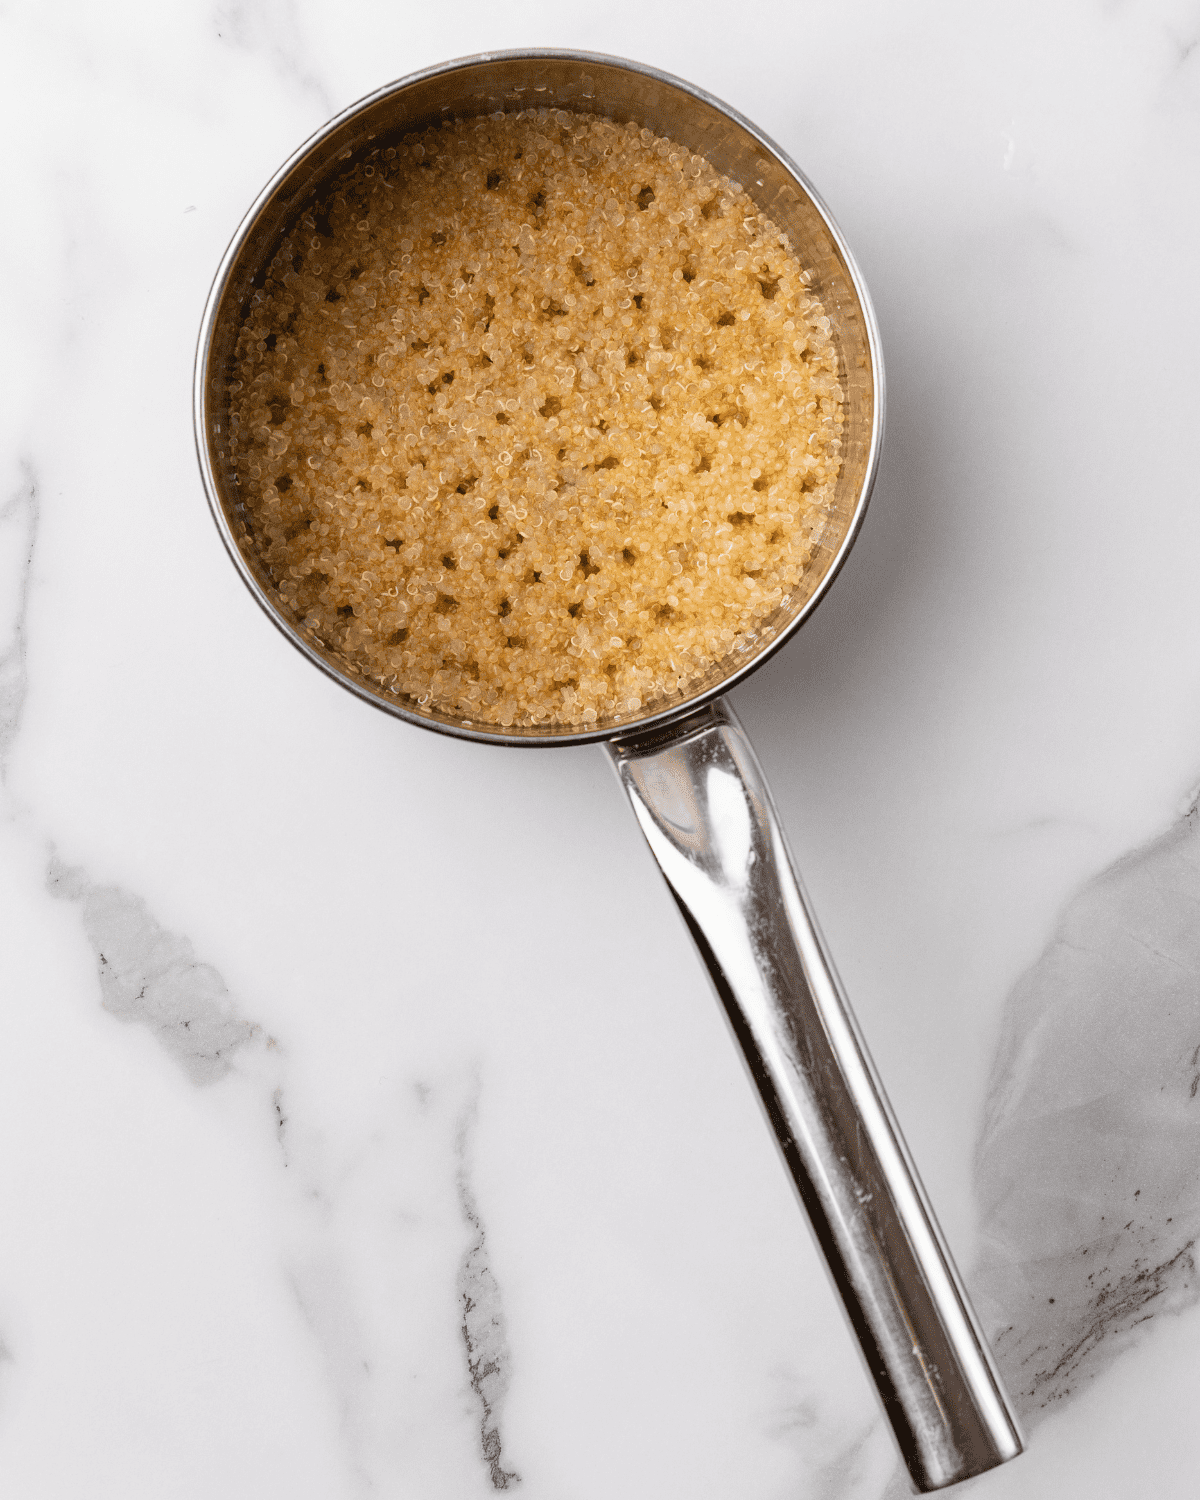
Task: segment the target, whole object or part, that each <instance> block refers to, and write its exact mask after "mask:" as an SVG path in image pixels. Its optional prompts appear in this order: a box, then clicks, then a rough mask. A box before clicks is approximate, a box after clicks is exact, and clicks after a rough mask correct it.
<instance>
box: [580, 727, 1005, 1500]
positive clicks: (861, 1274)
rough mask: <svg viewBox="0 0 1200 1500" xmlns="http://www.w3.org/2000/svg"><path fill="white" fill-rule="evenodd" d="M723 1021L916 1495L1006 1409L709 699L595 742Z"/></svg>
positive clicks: (951, 1468) (766, 795)
mask: <svg viewBox="0 0 1200 1500" xmlns="http://www.w3.org/2000/svg"><path fill="white" fill-rule="evenodd" d="M609 751H610V754H611V755H612V758H613V761H614V763H615V765H616V770H617V775H618V776H619V778H620V780H621V785H622V786H623V787H624V788H625V790H626V792H627V793H628V794H629V800H630V801H631V802H632V803H633V809H634V812H635V813H636V814H637V818H638V822H639V823H640V824H641V827H642V832H643V833H644V834H645V835H646V839H647V842H648V843H649V845H650V848H651V850H652V852H653V854H654V857H655V859H657V860H658V863H659V866H660V868H661V870H662V873H663V875H664V876H665V877H666V881H667V884H668V886H669V887H670V888H671V893H672V895H673V896H674V897H675V900H676V901H677V902H678V903H679V908H680V910H681V911H682V913H683V917H684V920H685V921H686V922H687V925H688V928H689V929H690V931H691V934H692V937H693V938H694V939H695V941H696V946H697V947H698V948H699V950H700V953H701V955H702V956H703V958H704V961H705V963H706V964H707V966H708V971H709V975H710V976H711V978H712V981H713V984H714V985H715V987H716V990H717V994H718V996H719V997H720V999H721V1003H722V1004H723V1005H724V1007H725V1011H726V1014H727V1015H728V1017H729V1020H730V1022H731V1023H732V1025H733V1030H734V1033H735V1034H736V1036H737V1039H738V1041H739V1043H740V1044H741V1048H742V1051H743V1053H744V1054H745V1057H746V1061H747V1063H748V1064H749V1067H750V1072H751V1074H752V1075H753V1078H754V1082H755V1084H756V1085H757V1088H758V1091H759V1093H760V1095H761V1096H762V1100H763V1103H764V1105H765V1106H766V1110H767V1114H768V1116H769V1118H770V1121H771V1124H772V1126H773V1127H774V1130H775V1135H776V1137H777V1139H778V1141H779V1145H780V1148H781V1150H782V1151H783V1155H784V1158H785V1160H786V1162H787V1165H788V1168H789V1170H790V1172H791V1175H792V1180H793V1181H794V1182H795V1184H796V1189H797V1191H798V1192H799V1194H800V1198H801V1201H802V1202H803V1204H804V1206H805V1208H806V1209H807V1210H808V1215H809V1218H810V1219H811V1220H812V1226H813V1229H814V1231H815V1233H816V1236H817V1241H818V1243H819V1244H820V1246H821V1249H822V1251H823V1252H824V1254H825V1258H826V1260H827V1261H828V1263H829V1269H830V1271H831V1272H832V1274H833V1279H834V1282H835V1284H836V1286H837V1289H838V1292H839V1293H840V1295H841V1298H842V1301H843V1302H844V1303H845V1307H846V1311H847V1313H848V1314H849V1317H850V1322H851V1325H852V1326H853V1328H854V1332H855V1333H856V1334H857V1336H858V1341H859V1344H860V1345H861V1346H862V1351H863V1354H864V1355H865V1356H866V1361H867V1365H868V1368H869V1369H870V1372H871V1375H872V1377H873V1379H874V1381H875V1385H876V1387H877V1389H878V1391H879V1396H880V1399H881V1400H882V1402H883V1406H884V1411H885V1412H886V1414H887V1418H888V1421H889V1422H890V1423H891V1425H892V1430H893V1432H894V1433H895V1435H896V1439H897V1441H898V1442H899V1445H900V1452H901V1455H902V1457H903V1459H904V1462H905V1464H906V1465H907V1467H908V1472H909V1474H910V1475H911V1477H912V1480H913V1483H914V1485H915V1486H916V1488H917V1489H918V1490H919V1491H928V1490H936V1489H941V1488H942V1487H943V1486H944V1485H948V1484H955V1483H957V1482H958V1481H959V1480H961V1479H968V1478H970V1477H971V1475H973V1474H981V1473H983V1472H984V1471H985V1470H986V1469H990V1468H993V1467H995V1465H996V1464H1000V1463H1003V1462H1004V1461H1005V1460H1006V1459H1009V1458H1015V1457H1016V1455H1017V1454H1018V1453H1020V1451H1021V1438H1020V1434H1019V1432H1018V1429H1017V1424H1016V1419H1015V1417H1014V1416H1013V1413H1012V1411H1011V1409H1010V1407H1009V1404H1008V1400H1007V1397H1006V1396H1005V1393H1004V1389H1003V1387H1002V1386H1001V1384H1000V1379H999V1376H998V1374H997V1372H996V1369H995V1366H994V1364H993V1362H992V1357H991V1353H990V1351H989V1350H988V1347H987V1344H986V1342H985V1340H984V1337H983V1334H982V1332H981V1330H980V1328H979V1325H978V1323H977V1321H976V1319H975V1315H974V1313H973V1312H972V1310H971V1305H970V1303H969V1302H968V1300H967V1295H966V1292H965V1290H964V1288H963V1285H962V1283H961V1281H960V1280H959V1277H958V1273H957V1271H956V1270H955V1268H954V1263H953V1261H952V1260H951V1259H950V1252H949V1250H948V1249H947V1247H946V1244H945V1241H944V1240H943V1238H942V1235H941V1231H940V1230H939V1229H938V1226H937V1223H936V1221H935V1220H934V1217H933V1211H932V1209H931V1208H930V1206H929V1203H928V1202H927V1200H926V1198H925V1193H924V1190H923V1189H922V1187H921V1184H920V1182H919V1180H918V1178H917V1174H916V1170H915V1168H914V1167H913V1164H912V1161H911V1159H910V1158H909V1155H908V1151H907V1148H906V1147H905V1145H904V1141H903V1139H902V1138H901V1135H900V1131H899V1128H898V1126H897V1125H896V1122H895V1119H894V1118H893V1116H892V1112H891V1109H890V1107H889V1105H888V1103H887V1100H886V1098H885V1097H884V1093H883V1089H882V1087H881V1086H880V1084H879V1081H878V1079H877V1077H876V1075H875V1070H874V1067H873V1066H872V1063H871V1060H870V1058H869V1057H868V1055H867V1050H866V1047H865V1046H864V1044H863V1041H862V1039H861V1037H860V1035H859V1032H858V1028H857V1026H856V1024H855V1021H854V1018H853V1017H852V1015H851V1013H850V1008H849V1006H848V1004H847V1003H846V1000H845V998H844V996H843V994H842V990H841V986H840V984H839V982H838V978H837V975H836V974H835V972H834V968H833V964H832V962H831V960H830V958H829V954H828V952H827V951H826V948H825V944H824V941H823V940H822V938H821V934H820V932H819V931H818V929H817V924H816V920H815V918H814V916H813V913H812V910H811V908H810V906H809V904H808V899H807V897H806V896H805V893H804V889H803V887H802V886H801V884H800V881H799V879H798V877H797V876H796V873H795V870H794V869H793V867H792V862H791V859H790V857H789V855H788V850H787V846H786V844H785V843H784V838H783V830H782V828H781V826H780V823H779V816H778V814H777V813H776V811H775V808H774V806H773V804H772V802H771V794H770V792H769V791H768V789H767V784H766V781H765V780H764V778H763V774H762V770H761V768H760V766H759V764H758V761H757V759H756V758H755V755H754V751H753V750H752V748H751V746H750V741H749V740H748V739H747V737H746V733H745V731H744V730H743V729H742V727H741V725H740V724H739V723H738V721H737V719H736V718H735V717H734V715H733V713H732V712H731V711H730V709H729V708H728V707H727V706H726V705H725V704H723V703H718V704H716V705H714V706H712V707H709V708H706V709H704V710H702V711H701V712H699V713H697V714H695V715H693V716H692V717H691V718H688V719H685V720H683V721H681V722H680V723H678V724H675V725H673V726H671V727H670V728H668V729H666V730H664V731H661V732H659V733H658V734H656V735H652V736H644V737H632V738H630V739H628V740H625V741H617V742H615V743H611V744H610V746H609Z"/></svg>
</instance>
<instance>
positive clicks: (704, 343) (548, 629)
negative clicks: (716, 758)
mask: <svg viewBox="0 0 1200 1500" xmlns="http://www.w3.org/2000/svg"><path fill="white" fill-rule="evenodd" d="M235 365H236V368H235V378H234V380H233V381H232V384H231V417H232V421H231V453H232V456H233V462H234V465H235V469H236V472H237V475H238V482H239V485H240V492H241V495H242V496H243V497H244V501H245V511H246V524H247V527H248V530H249V533H250V537H251V542H252V545H253V547H254V548H255V550H256V552H257V553H258V555H259V557H260V559H261V561H262V563H263V565H264V567H265V569H266V571H267V573H268V575H269V577H270V580H271V583H272V585H273V587H274V589H275V590H276V597H277V599H278V600H279V602H280V604H281V605H282V607H283V609H284V611H285V612H286V613H287V614H289V615H290V616H291V617H292V618H293V619H295V620H296V621H297V622H298V623H299V624H300V626H301V628H302V629H304V630H305V631H307V632H308V633H309V634H310V635H311V636H312V637H313V638H315V639H317V640H319V641H320V642H321V643H322V644H324V645H325V646H326V647H328V648H330V649H332V650H333V651H334V652H335V653H336V654H337V655H338V656H339V657H341V658H342V659H343V660H344V661H345V662H346V663H347V665H348V666H350V667H351V668H352V669H353V670H355V671H356V672H358V673H359V674H361V676H362V677H363V678H365V679H367V680H370V681H372V682H374V683H377V684H378V685H379V686H380V687H381V688H383V689H384V690H385V691H389V692H392V693H395V694H396V695H398V696H399V697H402V698H406V699H408V700H411V701H415V702H417V703H419V704H421V705H423V706H429V707H431V708H434V709H437V710H440V711H442V712H444V713H449V714H452V715H454V716H455V717H458V718H460V719H464V720H467V721H469V722H471V723H476V724H499V725H503V726H506V727H508V726H511V725H514V724H519V725H529V724H545V725H564V726H581V725H589V724H594V723H596V722H597V721H604V722H610V721H612V720H614V719H619V718H625V717H629V716H634V715H636V714H637V713H638V711H639V710H640V709H641V708H642V707H643V705H648V704H651V703H655V702H658V701H660V700H663V699H667V698H669V697H670V696H671V695H673V694H676V693H679V692H683V693H686V692H687V691H689V689H690V687H691V685H693V684H694V683H695V682H696V681H697V679H698V678H700V677H702V676H703V675H704V674H705V673H706V672H708V670H709V669H710V668H711V667H712V666H713V664H714V663H716V662H719V661H721V660H722V659H723V658H724V657H726V656H728V655H729V653H730V652H731V651H733V650H735V649H737V648H738V647H739V646H742V647H745V646H746V645H747V643H748V642H749V641H750V640H751V639H752V638H753V636H754V633H755V632H756V630H757V629H758V628H759V627H761V625H762V623H763V621H764V620H765V619H766V618H767V617H768V616H769V615H771V614H772V613H773V612H774V611H776V610H777V609H778V607H779V606H780V605H781V604H782V603H785V602H786V601H787V599H788V598H789V596H790V595H791V593H792V591H793V590H794V589H795V588H796V586H797V585H798V584H799V583H800V580H801V577H802V574H803V572H804V569H805V567H806V566H807V565H808V564H809V562H810V560H811V559H812V555H813V549H814V546H815V545H816V544H817V543H818V542H819V541H820V540H821V539H822V536H823V534H824V527H825V522H826V518H827V516H828V515H829V513H830V511H831V509H832V505H833V490H834V483H835V480H836V478H837V474H838V470H839V467H840V456H839V454H840V448H841V440H840V434H841V431H842V426H843V415H842V392H841V388H840V386H839V382H838V368H837V357H836V354H835V351H834V347H833V342H832V339H831V337H830V323H829V318H828V317H827V316H826V314H825V311H824V309H823V308H822V306H821V304H820V302H819V301H818V300H817V299H816V298H815V297H814V296H813V295H812V293H811V292H810V290H809V277H808V275H807V274H806V273H805V271H804V269H803V268H802V267H801V265H800V263H799V262H798V260H797V259H796V256H795V254H794V253H793V252H792V250H791V248H790V246H789V243H788V240H787V237H786V236H785V235H783V234H781V233H780V231H779V229H778V228H777V227H776V226H775V225H774V224H772V223H771V222H770V220H768V219H767V218H765V217H764V216H763V215H762V214H761V213H760V212H759V211H758V209H757V208H756V207H755V205H754V204H753V202H752V201H751V200H750V198H749V197H748V196H747V195H746V193H744V192H743V191H742V189H741V188H740V187H739V185H738V184H736V183H733V182H730V181H729V179H728V178H725V177H723V176H721V174H720V173H718V172H717V171H715V170H714V169H713V167H712V166H710V165H709V163H708V162H707V161H705V160H704V159H703V158H702V157H699V156H693V155H691V154H690V153H689V152H688V151H687V150H686V149H685V148H683V147H680V146H677V145H676V144H675V143H673V142H672V141H670V140H666V139H664V138H663V137H661V136H656V135H654V134H653V133H652V132H651V131H649V130H645V129H639V128H638V127H637V126H636V125H632V124H630V125H618V124H614V123H613V122H612V121H609V120H605V119H601V118H597V117H595V116H589V115H580V114H572V113H569V112H567V111H564V110H545V109H542V110H527V111H523V112H521V113H519V114H504V115H492V116H488V117H485V118H482V119H477V120H455V121H451V122H447V123H446V124H444V125H443V126H441V127H440V128H431V129H429V130H426V131H424V132H422V133H419V134H413V135H410V136H407V137H405V138H404V140H403V141H397V142H396V143H395V144H393V145H389V146H386V147H382V148H380V149H378V150H375V151H373V152H371V153H370V155H369V156H368V157H367V158H366V159H365V160H362V161H359V162H357V163H355V164H352V165H350V166H348V167H347V170H346V172H345V174H344V176H343V177H342V178H340V179H339V180H338V183H337V185H336V187H335V188H334V190H333V191H332V192H331V193H329V194H328V195H327V196H326V198H325V199H324V200H323V201H322V203H321V204H320V205H319V206H318V207H316V208H314V210H313V211H312V212H310V213H307V214H305V215H304V216H303V217H302V219H301V221H300V223H299V224H297V226H296V227H295V229H294V231H293V232H291V233H290V234H289V235H287V236H286V237H285V239H284V241H283V243H282V244H281V246H280V249H279V251H278V253H277V255H276V256H275V258H274V260H273V261H272V263H271V266H270V269H269V273H268V276H267V279H266V282H265V284H264V286H263V287H262V289H261V290H260V291H259V292H258V293H256V294H255V298H254V301H253V305H252V308H251V311H250V313H249V315H248V317H247V319H246V322H245V324H244V327H243V329H242V332H241V335H240V337H239V341H238V345H237V352H236V361H235Z"/></svg>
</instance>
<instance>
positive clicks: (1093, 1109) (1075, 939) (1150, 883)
mask: <svg viewBox="0 0 1200 1500" xmlns="http://www.w3.org/2000/svg"><path fill="white" fill-rule="evenodd" d="M976 1181H977V1190H978V1194H979V1200H980V1207H981V1219H982V1226H983V1235H984V1240H983V1252H982V1258H981V1261H980V1264H979V1265H978V1266H977V1268H976V1271H975V1274H974V1275H973V1276H972V1277H971V1286H972V1291H973V1293H974V1295H975V1296H976V1298H977V1300H978V1302H979V1304H980V1312H981V1315H983V1316H984V1317H985V1319H986V1320H987V1321H989V1323H990V1328H991V1334H992V1338H993V1341H994V1348H995V1351H996V1356H997V1358H998V1360H999V1362H1000V1364H1001V1367H1002V1369H1003V1372H1004V1375H1005V1378H1006V1379H1007V1381H1008V1383H1009V1389H1010V1391H1011V1393H1012V1395H1013V1397H1014V1399H1015V1401H1016V1402H1017V1404H1018V1406H1019V1408H1020V1411H1021V1414H1022V1418H1023V1420H1024V1422H1025V1424H1026V1426H1027V1427H1029V1426H1032V1425H1034V1424H1035V1423H1036V1422H1037V1420H1038V1419H1039V1418H1040V1417H1041V1416H1042V1414H1043V1413H1044V1412H1045V1411H1046V1410H1047V1409H1048V1408H1051V1407H1053V1406H1055V1405H1057V1404H1058V1403H1060V1402H1062V1401H1064V1400H1067V1399H1068V1398H1070V1397H1071V1396H1073V1395H1074V1394H1075V1393H1077V1392H1078V1391H1079V1390H1080V1389H1081V1388H1082V1387H1083V1386H1085V1385H1086V1384H1087V1383H1088V1382H1090V1381H1092V1380H1094V1379H1095V1377H1096V1376H1097V1375H1098V1374H1100V1373H1101V1372H1102V1371H1103V1370H1104V1369H1106V1368H1107V1367H1108V1366H1109V1365H1110V1364H1111V1363H1112V1362H1113V1361H1114V1360H1115V1359H1116V1358H1117V1357H1118V1356H1119V1355H1120V1353H1121V1352H1122V1351H1123V1350H1124V1349H1126V1348H1127V1347H1129V1345H1130V1344H1131V1343H1132V1342H1133V1341H1134V1340H1135V1339H1137V1338H1139V1337H1144V1336H1145V1334H1146V1331H1147V1328H1148V1326H1149V1325H1150V1324H1151V1322H1152V1321H1153V1320H1154V1319H1156V1318H1160V1317H1162V1316H1163V1315H1164V1314H1165V1313H1179V1312H1182V1311H1183V1310H1184V1309H1186V1308H1189V1307H1191V1306H1192V1305H1194V1304H1195V1302H1196V1301H1197V1299H1198V1297H1200V1283H1198V1279H1197V1274H1196V1241H1197V1237H1198V1236H1200V814H1198V812H1197V809H1196V807H1195V806H1193V807H1192V809H1191V811H1190V812H1189V813H1188V814H1187V816H1186V817H1184V818H1183V819H1182V820H1181V821H1180V822H1179V823H1177V824H1176V825H1175V826H1174V827H1173V828H1171V829H1170V830H1169V831H1168V832H1167V833H1165V834H1164V835H1162V837H1160V838H1158V839H1156V840H1154V841H1153V842H1152V843H1150V844H1148V845H1147V846H1145V847H1144V848H1142V849H1139V850H1136V851H1135V852H1133V853H1131V854H1129V855H1127V856H1125V857H1124V858H1123V859H1121V860H1119V861H1118V862H1117V863H1116V864H1115V865H1113V866H1112V867H1111V868H1110V869H1108V870H1106V871H1105V872H1104V873H1103V874H1101V875H1100V876H1099V877H1097V878H1096V879H1095V880H1093V881H1092V882H1091V883H1090V884H1089V885H1087V886H1086V887H1084V889H1083V890H1082V891H1081V892H1080V893H1079V894H1078V895H1077V896H1076V897H1075V898H1074V900H1073V901H1072V902H1071V904H1070V905H1069V906H1068V908H1067V910H1066V912H1065V914H1064V916H1063V918H1062V921H1061V924H1060V926H1059V929H1058V932H1057V933H1056V935H1055V937H1054V938H1053V940H1052V942H1051V943H1050V945H1049V947H1048V948H1047V950H1046V952H1045V953H1044V954H1043V955H1042V957H1041V958H1040V959H1039V960H1038V962H1037V963H1036V964H1035V965H1034V967H1033V968H1032V969H1031V970H1030V971H1029V973H1027V974H1026V975H1025V976H1024V978H1023V979H1022V980H1021V981H1020V982H1019V983H1018V984H1017V986H1016V987H1015V989H1014V990H1013V992H1012V994H1011V996H1010V997H1009V1000H1008V1003H1007V1007H1006V1010H1005V1014H1004V1020H1003V1028H1002V1038H1001V1043H1000V1048H999V1053H998V1056H997V1060H996V1064H995V1067H994V1071H993V1077H992V1083H991V1088H990V1093H989V1098H988V1104H987V1111H986V1122H985V1127H984V1131H983V1135H982V1139H981V1142H980V1145H979V1149H978V1156H977V1162H976Z"/></svg>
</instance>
